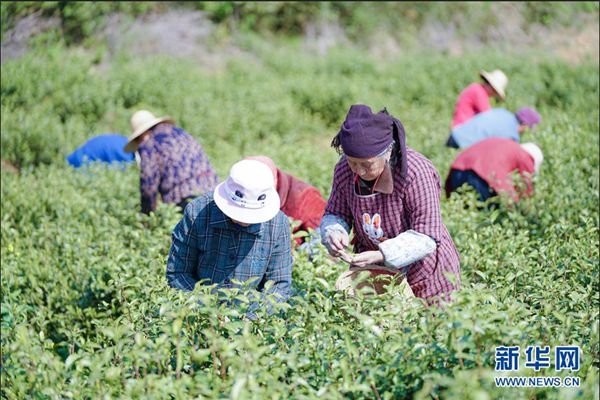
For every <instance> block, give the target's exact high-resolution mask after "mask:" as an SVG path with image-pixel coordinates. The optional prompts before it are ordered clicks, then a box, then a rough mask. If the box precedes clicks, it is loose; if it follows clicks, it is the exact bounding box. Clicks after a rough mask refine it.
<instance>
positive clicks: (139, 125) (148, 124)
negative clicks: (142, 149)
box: [125, 110, 175, 153]
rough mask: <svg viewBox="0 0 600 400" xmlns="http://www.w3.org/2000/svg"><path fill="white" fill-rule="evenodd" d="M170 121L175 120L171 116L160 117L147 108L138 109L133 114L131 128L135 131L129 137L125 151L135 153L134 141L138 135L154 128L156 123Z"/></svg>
mask: <svg viewBox="0 0 600 400" xmlns="http://www.w3.org/2000/svg"><path fill="white" fill-rule="evenodd" d="M165 121H168V122H170V123H172V124H174V123H175V121H174V120H173V119H172V118H171V117H160V118H156V117H155V116H154V114H152V113H151V112H150V111H147V110H140V111H136V112H135V113H134V114H133V115H132V116H131V120H130V122H131V130H132V131H133V133H132V134H131V135H130V136H129V138H128V139H127V144H126V145H125V151H126V152H128V153H133V152H134V151H136V150H137V146H136V144H135V143H134V142H133V141H134V140H135V139H136V138H137V137H139V136H140V135H141V134H142V133H144V132H146V131H147V130H148V129H150V128H152V127H153V126H154V125H157V124H159V123H161V122H165Z"/></svg>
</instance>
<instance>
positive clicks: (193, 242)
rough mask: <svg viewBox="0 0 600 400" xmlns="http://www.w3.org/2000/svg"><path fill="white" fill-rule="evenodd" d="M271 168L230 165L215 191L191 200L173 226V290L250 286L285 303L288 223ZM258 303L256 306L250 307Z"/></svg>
mask: <svg viewBox="0 0 600 400" xmlns="http://www.w3.org/2000/svg"><path fill="white" fill-rule="evenodd" d="M279 208H280V199H279V195H278V194H277V191H276V190H275V182H274V180H273V175H272V173H271V171H270V170H269V168H268V167H267V166H266V165H265V164H263V163H261V162H259V161H256V160H242V161H239V162H237V163H236V164H234V165H233V166H232V167H231V171H230V174H229V177H228V178H227V180H226V181H225V182H223V183H221V184H219V185H218V186H217V187H216V188H215V190H214V192H212V191H211V192H208V193H205V194H203V195H201V196H199V197H197V198H196V199H194V200H192V201H191V202H190V203H189V204H188V206H187V207H186V208H185V211H184V213H183V218H182V219H181V221H179V223H178V224H177V225H176V226H175V229H174V230H173V233H172V235H171V237H172V244H171V248H170V251H169V258H168V261H167V269H166V277H167V280H168V283H169V285H170V286H171V287H174V288H177V289H180V290H184V291H192V290H193V289H194V286H195V285H196V283H198V282H201V283H202V284H205V285H212V284H216V285H217V287H218V288H219V289H223V288H224V289H227V288H234V287H239V286H238V285H237V284H236V283H235V282H234V280H237V281H240V282H245V281H248V280H250V279H253V282H250V283H249V286H250V287H251V288H254V289H256V290H258V291H260V292H263V293H264V292H265V290H264V288H265V284H266V283H267V281H272V283H273V285H272V286H271V287H270V289H269V290H268V291H266V293H268V294H276V296H277V297H278V301H284V300H287V299H288V298H289V296H290V289H291V283H292V264H293V258H292V251H291V237H290V223H289V221H288V217H287V216H286V215H285V214H284V213H283V212H282V211H280V209H279ZM254 304H258V303H254Z"/></svg>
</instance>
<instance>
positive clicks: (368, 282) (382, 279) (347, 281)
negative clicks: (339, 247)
mask: <svg viewBox="0 0 600 400" xmlns="http://www.w3.org/2000/svg"><path fill="white" fill-rule="evenodd" d="M362 272H367V273H368V274H369V275H368V276H367V278H366V279H365V280H363V281H361V282H360V283H358V284H356V281H357V280H358V278H359V277H360V276H361V273H362ZM391 283H395V284H396V285H397V286H401V290H402V295H403V296H404V297H407V298H409V297H414V294H413V292H412V289H411V288H410V286H409V285H408V282H406V279H405V276H404V274H402V273H400V272H398V270H397V269H395V268H389V267H385V266H380V265H369V266H366V267H351V268H350V270H348V271H346V272H343V273H342V274H341V275H340V276H339V277H338V279H337V281H336V282H335V289H336V290H339V291H344V292H346V293H347V294H348V295H349V296H351V297H354V296H355V295H356V292H355V289H362V288H364V287H370V288H371V289H373V290H374V291H375V294H377V295H380V294H384V293H387V291H388V288H387V286H388V285H390V284H391ZM354 285H356V286H354Z"/></svg>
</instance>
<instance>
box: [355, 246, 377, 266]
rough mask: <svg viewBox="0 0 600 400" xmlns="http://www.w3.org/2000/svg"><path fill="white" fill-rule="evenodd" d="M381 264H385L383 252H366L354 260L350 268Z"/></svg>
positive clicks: (356, 256)
mask: <svg viewBox="0 0 600 400" xmlns="http://www.w3.org/2000/svg"><path fill="white" fill-rule="evenodd" d="M381 262H383V253H382V252H381V251H379V250H376V251H364V252H362V253H360V254H357V255H355V256H354V257H353V258H352V260H351V262H350V266H351V267H366V266H367V265H371V264H378V263H381Z"/></svg>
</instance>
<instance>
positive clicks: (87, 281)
mask: <svg viewBox="0 0 600 400" xmlns="http://www.w3.org/2000/svg"><path fill="white" fill-rule="evenodd" d="M255 51H256V54H257V57H256V59H254V60H244V61H234V62H231V63H230V64H229V65H228V66H227V68H226V69H225V70H223V71H219V72H214V71H207V70H203V69H201V68H199V67H197V66H196V65H194V64H193V63H192V62H188V61H185V60H173V59H166V58H158V57H157V58H154V59H152V60H135V59H130V58H128V57H127V56H126V55H123V56H122V57H120V58H119V59H118V61H117V62H115V63H114V64H111V65H109V66H108V67H107V69H102V68H99V66H97V65H96V64H95V63H94V58H93V57H91V56H89V54H88V53H86V52H82V51H81V50H70V49H65V48H63V47H61V46H55V47H49V48H46V49H42V50H38V51H37V52H36V53H32V54H30V55H27V56H25V57H23V58H21V59H18V60H13V61H9V62H6V63H5V64H3V66H2V80H1V93H2V100H1V101H2V104H1V105H2V158H3V159H7V160H10V161H12V162H13V163H15V164H17V165H19V166H21V167H22V170H21V174H19V175H13V174H10V173H8V172H5V171H3V172H2V176H1V182H0V183H1V194H2V206H1V213H0V215H1V239H2V244H1V246H2V247H1V250H2V252H1V257H2V259H1V261H2V266H1V268H2V271H1V272H2V278H1V279H2V293H1V303H2V304H1V306H2V307H1V309H2V311H1V312H2V339H1V346H2V365H1V374H2V375H1V376H2V396H3V398H9V399H13V398H15V399H16V398H100V397H106V398H113V397H115V398H116V397H118V398H121V397H122V398H167V397H170V398H195V397H209V398H217V397H218V398H221V397H229V398H235V399H245V398H258V399H262V398H279V399H286V398H298V399H302V398H317V397H322V398H332V399H336V398H381V399H396V398H455V399H466V398H473V399H486V398H557V397H560V398H582V399H587V398H596V399H597V398H598V386H599V380H598V368H599V352H600V348H599V344H598V340H599V334H598V312H599V307H598V279H599V265H598V233H599V232H598V158H599V157H598V152H597V149H598V145H599V143H598V139H599V137H598V121H599V115H598V96H597V94H598V65H580V66H572V65H567V64H563V63H560V62H558V61H555V60H552V59H548V58H545V57H543V55H532V57H531V59H513V58H508V57H506V56H505V55H503V54H497V53H485V54H473V55H469V56H466V57H464V58H461V59H454V58H444V57H441V56H435V55H428V54H415V55H412V56H411V57H403V58H402V59H399V60H392V61H387V62H382V61H379V60H371V59H368V58H366V57H365V56H364V55H363V54H361V53H358V52H355V51H353V50H348V49H337V50H336V51H333V52H332V53H331V54H330V56H328V57H327V58H325V59H319V58H316V57H311V56H308V55H305V54H302V55H301V56H299V54H301V53H300V49H299V47H296V46H295V45H293V44H290V45H288V46H283V47H280V48H262V49H259V48H256V49H255ZM482 67H483V68H487V69H491V68H502V69H504V70H505V71H506V72H507V74H508V75H509V76H510V79H511V81H510V86H509V88H508V92H509V97H508V99H507V100H508V101H507V104H506V105H505V106H506V107H508V108H510V109H513V110H514V109H516V108H517V107H520V106H523V105H535V106H536V107H538V108H539V110H540V112H541V114H542V123H541V124H540V126H539V127H538V129H537V131H536V132H535V133H527V134H526V136H525V138H524V139H525V140H526V141H534V142H536V143H538V144H539V145H540V147H541V148H542V149H543V150H544V156H545V162H544V165H543V166H542V171H541V174H540V176H539V177H538V178H537V181H536V192H535V194H534V196H533V197H532V198H530V199H525V200H524V201H522V202H521V203H519V204H518V205H517V206H516V207H513V208H503V209H501V210H496V211H477V209H476V208H475V207H473V204H472V203H473V201H474V198H475V197H474V195H473V193H472V192H467V193H465V194H464V196H460V197H459V196H453V197H452V198H451V199H445V198H443V200H442V213H443V218H444V222H445V224H446V225H447V227H448V229H449V231H450V233H451V235H452V237H453V239H454V241H455V243H456V245H457V248H458V250H459V253H460V255H461V268H462V278H463V284H462V290H461V291H460V293H459V294H458V295H457V296H456V302H455V303H454V304H453V305H452V306H450V307H447V308H445V309H443V310H439V309H435V308H430V309H427V308H424V307H422V306H421V305H419V304H418V302H417V303H415V304H407V303H405V302H403V301H402V300H401V299H400V298H399V297H396V296H393V295H386V296H383V297H380V298H377V299H373V298H358V299H346V298H344V297H343V296H342V295H340V294H339V293H336V292H335V291H334V290H333V286H334V282H335V279H336V277H337V275H338V274H339V273H340V272H341V271H343V270H344V269H345V268H346V266H345V265H343V264H341V263H334V262H332V261H331V260H330V259H329V258H327V257H326V255H325V251H324V249H323V248H320V249H319V252H318V253H317V254H316V255H315V256H314V258H313V259H309V258H308V257H307V255H306V254H302V253H298V252H296V251H295V254H294V256H295V263H294V272H293V280H294V292H295V295H294V296H293V297H292V299H291V300H290V301H289V303H288V304H281V305H279V306H278V307H279V308H280V310H279V311H280V313H278V314H276V315H274V316H271V317H267V316H266V315H264V313H262V312H260V313H259V318H258V319H257V320H256V321H254V322H250V321H246V320H243V319H241V318H240V317H241V315H242V314H243V312H244V307H246V306H244V305H243V304H242V305H241V306H240V308H239V309H237V308H227V307H225V306H224V305H219V304H218V303H217V301H216V299H215V298H214V296H212V295H211V294H210V290H209V289H210V288H207V287H198V288H197V289H196V290H195V292H194V293H193V294H192V295H189V294H183V293H179V292H176V291H174V290H172V289H169V288H168V287H167V285H166V280H165V277H164V273H165V263H166V258H167V254H168V250H169V246H170V233H171V231H172V229H173V227H174V225H175V224H176V223H177V221H178V219H179V214H178V213H177V212H176V209H175V208H174V207H173V206H171V205H164V204H163V205H161V206H160V207H159V209H158V210H157V212H155V213H153V214H152V215H151V216H145V215H142V214H140V213H138V208H139V192H138V186H137V185H138V171H137V167H135V166H130V167H128V168H126V169H125V170H124V171H122V170H119V169H113V168H104V167H100V166H96V167H92V168H90V169H88V170H81V171H74V170H72V169H70V168H69V167H68V166H66V165H65V162H64V157H65V155H67V154H68V153H69V152H70V151H72V150H73V149H75V148H76V147H77V146H78V145H79V144H80V143H81V142H82V141H83V140H85V139H86V138H88V137H90V136H92V135H95V134H99V133H102V132H105V131H112V132H122V133H123V134H127V133H128V132H129V126H128V119H129V116H130V115H131V113H132V112H133V111H134V110H135V109H137V108H140V107H147V108H149V109H151V110H152V111H153V112H155V113H156V114H169V115H171V116H173V117H174V118H175V119H176V120H177V121H178V125H180V126H182V127H183V128H184V129H186V130H187V131H188V132H190V133H191V134H192V135H194V136H196V137H197V138H198V140H199V141H200V142H201V143H202V145H203V146H204V147H205V149H206V151H207V153H208V156H209V157H210V159H211V161H212V162H213V163H214V165H215V166H216V169H217V171H218V173H219V174H220V176H221V178H224V177H225V176H226V175H227V173H228V169H229V167H230V166H231V164H232V163H233V162H235V161H237V160H239V159H240V158H241V157H243V156H246V155H250V154H266V155H269V156H270V157H272V158H273V159H274V160H275V162H276V163H277V164H279V166H280V167H281V168H282V169H283V170H286V171H289V172H291V173H293V174H295V175H297V176H299V177H300V178H302V179H305V180H307V181H308V182H310V183H312V184H314V185H315V186H317V187H318V188H319V189H320V190H321V191H322V192H323V193H324V194H325V195H328V194H329V192H330V190H331V187H330V185H331V175H332V170H333V166H334V164H335V162H336V160H337V155H336V154H335V151H334V150H333V149H331V148H330V147H329V142H330V140H331V138H332V137H333V135H334V134H335V133H336V132H337V129H338V128H339V124H340V123H341V122H342V119H343V116H344V114H345V112H346V111H347V108H348V107H349V106H350V104H353V103H356V102H364V103H366V104H369V105H371V106H372V107H373V108H374V109H375V110H378V109H380V108H383V107H387V108H388V110H389V111H390V112H391V113H392V114H393V115H395V116H397V117H399V118H400V119H401V120H402V122H403V123H404V126H405V128H406V132H407V142H408V145H409V146H411V147H413V148H415V149H416V150H418V151H420V152H422V153H423V154H424V155H425V156H427V157H429V158H430V159H431V160H432V161H433V163H434V164H435V166H436V167H437V169H438V170H439V172H440V174H441V176H442V178H445V176H446V174H447V172H448V168H449V165H450V163H451V161H452V159H453V157H454V156H455V155H456V154H457V152H456V151H455V150H452V149H447V148H444V147H443V143H444V142H445V139H446V137H447V135H448V126H449V123H450V119H451V113H452V110H453V106H454V102H455V99H456V96H457V94H458V92H459V91H460V90H461V89H462V88H463V87H464V86H466V85H467V84H469V83H470V82H472V81H473V80H475V79H477V77H476V75H477V71H478V70H479V69H480V68H482ZM465 204H466V205H471V207H467V208H465ZM198 300H201V302H198ZM501 345H518V346H521V348H522V349H524V348H526V347H527V346H530V345H544V346H546V345H548V346H556V345H578V346H580V347H581V349H582V360H581V368H580V370H579V371H578V372H577V373H574V374H575V375H576V376H579V377H581V386H580V387H579V388H576V389H569V388H545V389H535V388H529V389H503V388H497V387H495V384H494V380H493V377H494V376H495V375H497V374H496V373H495V372H494V348H495V347H496V346H501ZM522 362H523V361H522ZM519 374H530V375H543V374H544V375H548V376H551V375H557V376H568V374H569V373H568V372H565V371H563V372H558V373H556V372H555V371H554V369H549V370H547V371H545V372H539V373H534V372H532V371H531V372H530V371H527V370H521V371H520V373H519Z"/></svg>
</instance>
